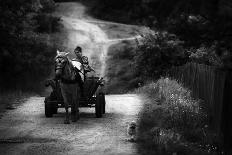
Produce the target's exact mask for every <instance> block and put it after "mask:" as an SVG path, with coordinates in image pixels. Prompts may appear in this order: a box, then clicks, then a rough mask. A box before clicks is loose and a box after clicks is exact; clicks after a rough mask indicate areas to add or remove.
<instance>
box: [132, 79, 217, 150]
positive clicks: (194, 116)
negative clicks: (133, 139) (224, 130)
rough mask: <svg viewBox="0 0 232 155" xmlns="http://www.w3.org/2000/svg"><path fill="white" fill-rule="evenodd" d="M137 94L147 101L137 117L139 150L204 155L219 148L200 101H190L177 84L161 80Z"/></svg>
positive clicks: (188, 95) (169, 80) (173, 81)
mask: <svg viewBox="0 0 232 155" xmlns="http://www.w3.org/2000/svg"><path fill="white" fill-rule="evenodd" d="M136 92H137V93H140V94H143V95H144V96H145V97H146V98H148V99H149V100H147V102H146V104H145V106H144V109H143V110H142V111H141V113H140V120H139V129H138V130H139V134H138V139H139V140H140V141H142V142H143V143H141V144H140V145H139V146H140V148H146V149H148V150H149V148H150V151H151V152H153V153H154V152H155V153H157V154H171V153H175V152H176V153H177V154H199V153H200V154H207V153H208V152H211V153H213V152H215V150H216V149H217V148H218V145H217V144H218V141H217V140H218V139H217V137H216V135H215V134H214V133H212V132H211V131H210V130H209V129H208V115H207V113H206V112H205V111H204V110H203V109H202V107H201V103H202V102H203V101H201V100H197V99H193V98H192V97H191V91H190V90H188V89H186V88H184V87H183V86H182V85H181V84H179V83H178V82H177V81H176V80H171V79H169V78H161V79H159V80H158V81H156V82H150V83H148V84H147V85H145V86H143V87H141V88H139V89H137V90H136ZM189 151H190V152H191V153H187V152H189ZM151 152H150V153H151ZM146 153H147V152H146ZM146 153H144V154H146Z"/></svg>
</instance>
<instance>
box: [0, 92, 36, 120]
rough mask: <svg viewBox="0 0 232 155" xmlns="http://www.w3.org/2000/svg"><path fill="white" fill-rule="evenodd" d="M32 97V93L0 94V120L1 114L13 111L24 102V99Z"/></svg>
mask: <svg viewBox="0 0 232 155" xmlns="http://www.w3.org/2000/svg"><path fill="white" fill-rule="evenodd" d="M31 95H33V94H32V93H28V92H27V93H26V92H23V91H10V92H9V91H8V92H1V93H0V118H1V117H2V113H3V112H5V111H6V110H13V109H15V108H16V107H17V106H18V105H20V103H22V102H24V101H26V99H27V98H28V97H29V96H31Z"/></svg>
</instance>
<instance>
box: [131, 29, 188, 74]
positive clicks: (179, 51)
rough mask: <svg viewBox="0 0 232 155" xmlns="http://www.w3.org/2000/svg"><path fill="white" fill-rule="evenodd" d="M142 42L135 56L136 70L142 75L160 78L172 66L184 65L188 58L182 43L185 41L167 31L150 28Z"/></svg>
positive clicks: (143, 35)
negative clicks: (155, 30)
mask: <svg viewBox="0 0 232 155" xmlns="http://www.w3.org/2000/svg"><path fill="white" fill-rule="evenodd" d="M140 42H142V43H140V44H139V45H138V48H137V50H136V54H135V57H134V65H135V70H136V73H137V74H138V75H140V76H148V77H152V78H158V77H160V76H161V75H164V74H165V72H166V70H167V69H168V68H170V67H171V66H178V65H182V64H184V63H186V61H187V60H188V55H187V52H186V51H185V50H184V48H183V46H182V45H181V44H182V43H183V42H182V41H180V40H179V39H177V38H176V36H175V35H172V34H169V33H167V32H154V31H152V30H149V29H148V30H147V32H145V33H144V34H142V40H141V41H140Z"/></svg>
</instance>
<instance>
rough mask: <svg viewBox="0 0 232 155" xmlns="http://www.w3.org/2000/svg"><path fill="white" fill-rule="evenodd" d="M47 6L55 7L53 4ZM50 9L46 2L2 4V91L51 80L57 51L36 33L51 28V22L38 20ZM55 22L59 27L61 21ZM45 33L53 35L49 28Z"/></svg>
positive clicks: (36, 0) (10, 1) (0, 21)
mask: <svg viewBox="0 0 232 155" xmlns="http://www.w3.org/2000/svg"><path fill="white" fill-rule="evenodd" d="M46 2H50V3H49V4H53V3H54V2H53V1H52V0H46ZM51 7H52V6H51V5H50V6H49V7H48V6H47V3H45V0H30V1H27V0H17V1H13V0H5V1H0V34H1V40H0V70H1V77H0V85H1V89H3V90H4V89H6V88H9V89H12V88H13V89H28V88H30V87H33V86H32V85H33V84H34V85H35V81H36V83H38V84H39V81H40V80H41V79H43V78H44V77H45V76H48V74H49V72H50V66H51V61H52V60H51V57H52V55H53V51H54V50H55V47H54V45H53V44H51V43H50V42H49V41H48V39H47V38H49V37H48V36H47V35H42V34H40V33H38V32H37V29H38V27H41V25H51V21H52V20H50V22H47V23H46V22H44V21H41V20H38V19H36V18H35V17H36V16H41V14H42V15H43V14H44V13H43V12H48V11H46V9H48V8H51ZM53 7H54V6H53ZM50 19H51V18H50ZM54 19H55V20H53V21H52V22H53V25H58V20H57V19H58V18H54ZM43 30H44V31H45V32H47V33H50V32H51V31H50V30H51V29H50V28H49V26H44V27H43ZM48 70H49V71H48ZM26 81H27V82H26ZM30 81H31V82H30Z"/></svg>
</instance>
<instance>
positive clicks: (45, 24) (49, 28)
mask: <svg viewBox="0 0 232 155" xmlns="http://www.w3.org/2000/svg"><path fill="white" fill-rule="evenodd" d="M35 19H36V20H37V23H38V26H37V31H38V32H40V33H52V32H57V31H59V28H60V23H59V22H60V17H56V16H53V15H51V14H46V13H42V14H38V15H37V16H36V17H35Z"/></svg>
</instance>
